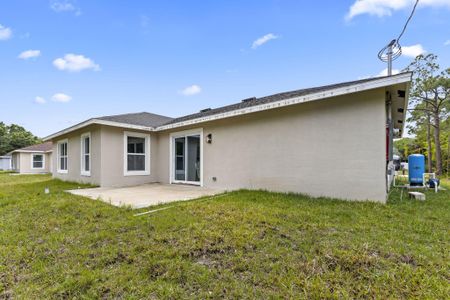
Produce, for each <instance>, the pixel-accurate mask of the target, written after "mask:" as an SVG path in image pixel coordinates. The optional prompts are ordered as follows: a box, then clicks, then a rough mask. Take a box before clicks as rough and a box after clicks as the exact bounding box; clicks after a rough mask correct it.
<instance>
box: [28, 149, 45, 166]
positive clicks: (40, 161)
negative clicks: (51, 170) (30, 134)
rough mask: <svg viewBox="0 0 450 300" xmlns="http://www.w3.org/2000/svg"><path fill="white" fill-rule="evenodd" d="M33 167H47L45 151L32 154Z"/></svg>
mask: <svg viewBox="0 0 450 300" xmlns="http://www.w3.org/2000/svg"><path fill="white" fill-rule="evenodd" d="M31 168H32V169H44V168H45V155H44V153H35V154H31Z"/></svg>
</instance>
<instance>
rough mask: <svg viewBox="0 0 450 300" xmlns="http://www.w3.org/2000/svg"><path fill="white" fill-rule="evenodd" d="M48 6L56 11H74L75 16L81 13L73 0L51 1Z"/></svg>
mask: <svg viewBox="0 0 450 300" xmlns="http://www.w3.org/2000/svg"><path fill="white" fill-rule="evenodd" d="M50 8H51V9H52V10H53V11H55V12H57V13H60V12H71V11H73V12H75V15H76V16H79V15H81V10H80V8H78V7H76V6H75V4H74V3H73V1H69V0H63V1H58V0H55V1H52V2H51V4H50Z"/></svg>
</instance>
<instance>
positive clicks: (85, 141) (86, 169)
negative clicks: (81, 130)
mask: <svg viewBox="0 0 450 300" xmlns="http://www.w3.org/2000/svg"><path fill="white" fill-rule="evenodd" d="M80 147H81V175H83V176H91V133H90V132H88V133H85V134H82V135H81V145H80Z"/></svg>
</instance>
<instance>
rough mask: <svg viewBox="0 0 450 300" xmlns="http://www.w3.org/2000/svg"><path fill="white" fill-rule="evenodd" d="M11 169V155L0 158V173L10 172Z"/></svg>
mask: <svg viewBox="0 0 450 300" xmlns="http://www.w3.org/2000/svg"><path fill="white" fill-rule="evenodd" d="M11 169H12V167H11V155H4V156H0V171H9V170H11Z"/></svg>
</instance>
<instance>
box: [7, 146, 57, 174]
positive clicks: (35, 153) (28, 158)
mask: <svg viewBox="0 0 450 300" xmlns="http://www.w3.org/2000/svg"><path fill="white" fill-rule="evenodd" d="M52 151H53V145H52V142H45V143H42V144H37V145H32V146H29V147H25V148H21V149H17V150H14V151H12V152H11V165H12V166H11V167H12V170H13V171H14V172H17V173H21V174H42V173H50V172H52V163H53V161H52Z"/></svg>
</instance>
